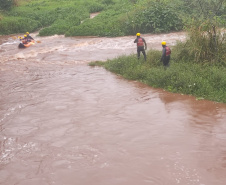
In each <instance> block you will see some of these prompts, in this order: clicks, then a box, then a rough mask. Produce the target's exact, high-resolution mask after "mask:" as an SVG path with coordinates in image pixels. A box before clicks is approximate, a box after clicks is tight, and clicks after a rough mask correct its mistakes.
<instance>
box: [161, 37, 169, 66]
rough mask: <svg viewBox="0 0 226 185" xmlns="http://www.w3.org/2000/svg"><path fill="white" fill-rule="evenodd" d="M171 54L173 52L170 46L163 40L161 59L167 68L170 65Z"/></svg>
mask: <svg viewBox="0 0 226 185" xmlns="http://www.w3.org/2000/svg"><path fill="white" fill-rule="evenodd" d="M170 54H171V50H170V48H169V47H168V46H167V45H166V42H165V41H162V57H161V61H162V62H163V66H164V67H165V68H166V67H169V62H170Z"/></svg>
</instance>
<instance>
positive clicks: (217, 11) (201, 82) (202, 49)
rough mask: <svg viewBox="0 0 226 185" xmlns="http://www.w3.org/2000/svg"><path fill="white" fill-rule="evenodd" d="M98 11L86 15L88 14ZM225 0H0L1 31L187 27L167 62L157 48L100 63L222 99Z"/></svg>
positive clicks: (92, 32) (75, 32)
mask: <svg viewBox="0 0 226 185" xmlns="http://www.w3.org/2000/svg"><path fill="white" fill-rule="evenodd" d="M94 12H101V13H100V14H99V15H98V16H96V17H95V18H93V19H90V13H94ZM225 26H226V1H225V0H7V1H6V0H0V34H3V35H4V34H13V33H24V32H26V31H29V32H33V31H37V30H40V31H39V35H40V36H46V35H54V34H63V35H65V36H85V35H89V36H110V37H115V36H124V35H134V34H135V33H137V32H140V33H164V32H171V31H179V30H186V31H187V32H188V39H187V41H185V42H184V43H177V45H176V46H174V47H173V48H171V49H172V60H171V62H170V67H169V68H167V70H165V69H164V68H163V65H162V63H160V57H161V51H154V50H150V51H148V53H147V62H144V61H143V60H137V58H136V56H135V55H130V56H121V57H118V58H116V59H113V60H108V61H107V62H95V63H90V65H92V66H103V67H105V68H106V69H108V70H110V71H112V72H114V73H117V74H120V75H122V76H123V77H125V78H127V79H130V80H138V81H141V82H143V83H145V84H148V85H150V86H153V87H159V88H163V89H165V90H167V91H171V92H178V93H182V94H191V95H194V96H196V97H197V98H198V99H202V98H204V99H209V100H213V101H217V102H224V103H226V52H225V51H226V34H225Z"/></svg>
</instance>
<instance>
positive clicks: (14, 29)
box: [0, 17, 40, 35]
mask: <svg viewBox="0 0 226 185" xmlns="http://www.w3.org/2000/svg"><path fill="white" fill-rule="evenodd" d="M38 27H40V24H39V22H38V21H35V20H32V19H29V18H21V17H4V18H3V19H2V20H1V21H0V34H5V35H8V34H13V33H25V32H27V31H29V32H32V31H35V30H36V29H37V28H38Z"/></svg>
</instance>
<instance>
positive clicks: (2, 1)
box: [0, 0, 14, 10]
mask: <svg viewBox="0 0 226 185" xmlns="http://www.w3.org/2000/svg"><path fill="white" fill-rule="evenodd" d="M13 3H14V0H0V10H9V9H10V8H11V7H12V6H13Z"/></svg>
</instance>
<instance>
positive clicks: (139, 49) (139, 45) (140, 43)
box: [134, 33, 147, 61]
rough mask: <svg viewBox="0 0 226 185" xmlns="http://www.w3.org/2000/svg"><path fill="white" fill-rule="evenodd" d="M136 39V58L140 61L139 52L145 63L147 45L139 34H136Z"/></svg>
mask: <svg viewBox="0 0 226 185" xmlns="http://www.w3.org/2000/svg"><path fill="white" fill-rule="evenodd" d="M136 36H137V38H136V39H135V40H134V43H137V58H138V59H140V52H142V53H143V55H144V60H145V61H146V58H147V57H146V53H145V50H146V49H147V44H146V41H145V39H144V38H142V37H141V36H140V33H137V34H136Z"/></svg>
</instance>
